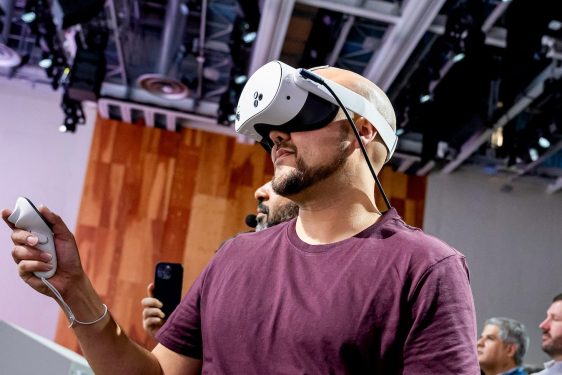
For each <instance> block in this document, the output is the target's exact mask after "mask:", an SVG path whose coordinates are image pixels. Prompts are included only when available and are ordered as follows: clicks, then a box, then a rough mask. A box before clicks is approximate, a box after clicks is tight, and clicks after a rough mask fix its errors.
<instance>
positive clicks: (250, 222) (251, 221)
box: [246, 214, 258, 228]
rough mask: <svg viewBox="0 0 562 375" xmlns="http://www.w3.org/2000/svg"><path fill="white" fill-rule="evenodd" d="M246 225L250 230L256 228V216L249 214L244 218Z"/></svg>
mask: <svg viewBox="0 0 562 375" xmlns="http://www.w3.org/2000/svg"><path fill="white" fill-rule="evenodd" d="M246 225H247V226H249V227H250V228H255V227H257V226H258V219H257V217H256V215H254V214H250V215H248V216H246Z"/></svg>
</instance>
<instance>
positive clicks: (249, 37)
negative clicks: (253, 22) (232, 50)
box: [242, 31, 258, 44]
mask: <svg viewBox="0 0 562 375" xmlns="http://www.w3.org/2000/svg"><path fill="white" fill-rule="evenodd" d="M257 36H258V33H256V32H255V31H250V32H247V33H244V34H243V35H242V40H243V41H244V43H247V44H250V43H252V42H253V41H254V40H256V37H257Z"/></svg>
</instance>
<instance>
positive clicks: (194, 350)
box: [156, 267, 208, 359]
mask: <svg viewBox="0 0 562 375" xmlns="http://www.w3.org/2000/svg"><path fill="white" fill-rule="evenodd" d="M207 270H208V267H207V268H206V269H205V270H204V271H203V272H202V273H201V274H200V275H199V277H198V278H197V279H196V280H195V282H194V283H193V285H192V286H191V288H190V289H189V291H188V292H187V294H186V295H185V297H183V299H182V301H181V302H180V304H179V305H178V307H177V308H176V309H175V310H174V312H173V313H172V315H170V318H169V319H168V320H167V321H166V323H165V324H164V326H162V328H160V330H159V331H158V333H157V334H156V340H158V342H159V343H160V344H162V345H164V346H165V347H166V348H168V349H170V350H172V351H174V352H176V353H179V354H183V355H185V356H188V357H192V358H197V359H201V358H202V356H203V350H202V336H201V308H200V307H201V290H202V286H203V282H204V280H205V276H206V274H207Z"/></svg>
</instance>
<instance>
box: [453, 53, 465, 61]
mask: <svg viewBox="0 0 562 375" xmlns="http://www.w3.org/2000/svg"><path fill="white" fill-rule="evenodd" d="M465 56H466V55H465V54H464V52H459V53H457V54H456V55H455V56H453V62H454V63H458V62H459V61H461V60H463V59H464V58H465Z"/></svg>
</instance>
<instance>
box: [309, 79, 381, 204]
mask: <svg viewBox="0 0 562 375" xmlns="http://www.w3.org/2000/svg"><path fill="white" fill-rule="evenodd" d="M299 72H300V75H301V76H303V77H304V78H306V79H310V80H311V81H314V82H316V83H319V84H321V85H322V86H324V87H325V88H326V89H327V90H328V91H329V92H330V95H332V96H333V97H334V99H336V102H338V105H339V106H340V108H341V109H342V110H343V113H344V114H345V117H347V120H348V121H349V124H350V125H351V128H352V129H353V133H355V138H357V141H358V142H359V146H360V148H361V152H362V153H363V157H364V158H365V161H366V162H367V166H368V167H369V170H370V171H371V175H373V178H374V179H375V184H376V185H377V189H379V191H380V193H381V195H382V198H383V200H384V203H385V204H386V207H388V209H391V208H392V206H391V205H390V201H389V200H388V198H387V196H386V194H385V192H384V190H383V188H382V185H381V182H380V181H379V178H378V177H377V174H376V173H375V170H374V169H373V166H372V165H371V161H370V160H369V156H368V155H367V150H366V149H365V145H364V144H363V141H362V140H361V136H360V135H359V131H358V130H357V126H356V125H355V122H354V121H353V119H352V118H351V116H350V115H349V112H348V111H347V108H345V106H344V105H343V103H342V102H341V100H340V98H338V96H337V95H336V93H335V92H334V90H332V88H331V87H330V85H328V84H327V83H326V82H325V81H324V80H323V79H322V78H321V77H320V76H318V75H316V74H314V73H311V72H309V71H308V70H306V69H300V71H299Z"/></svg>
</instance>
